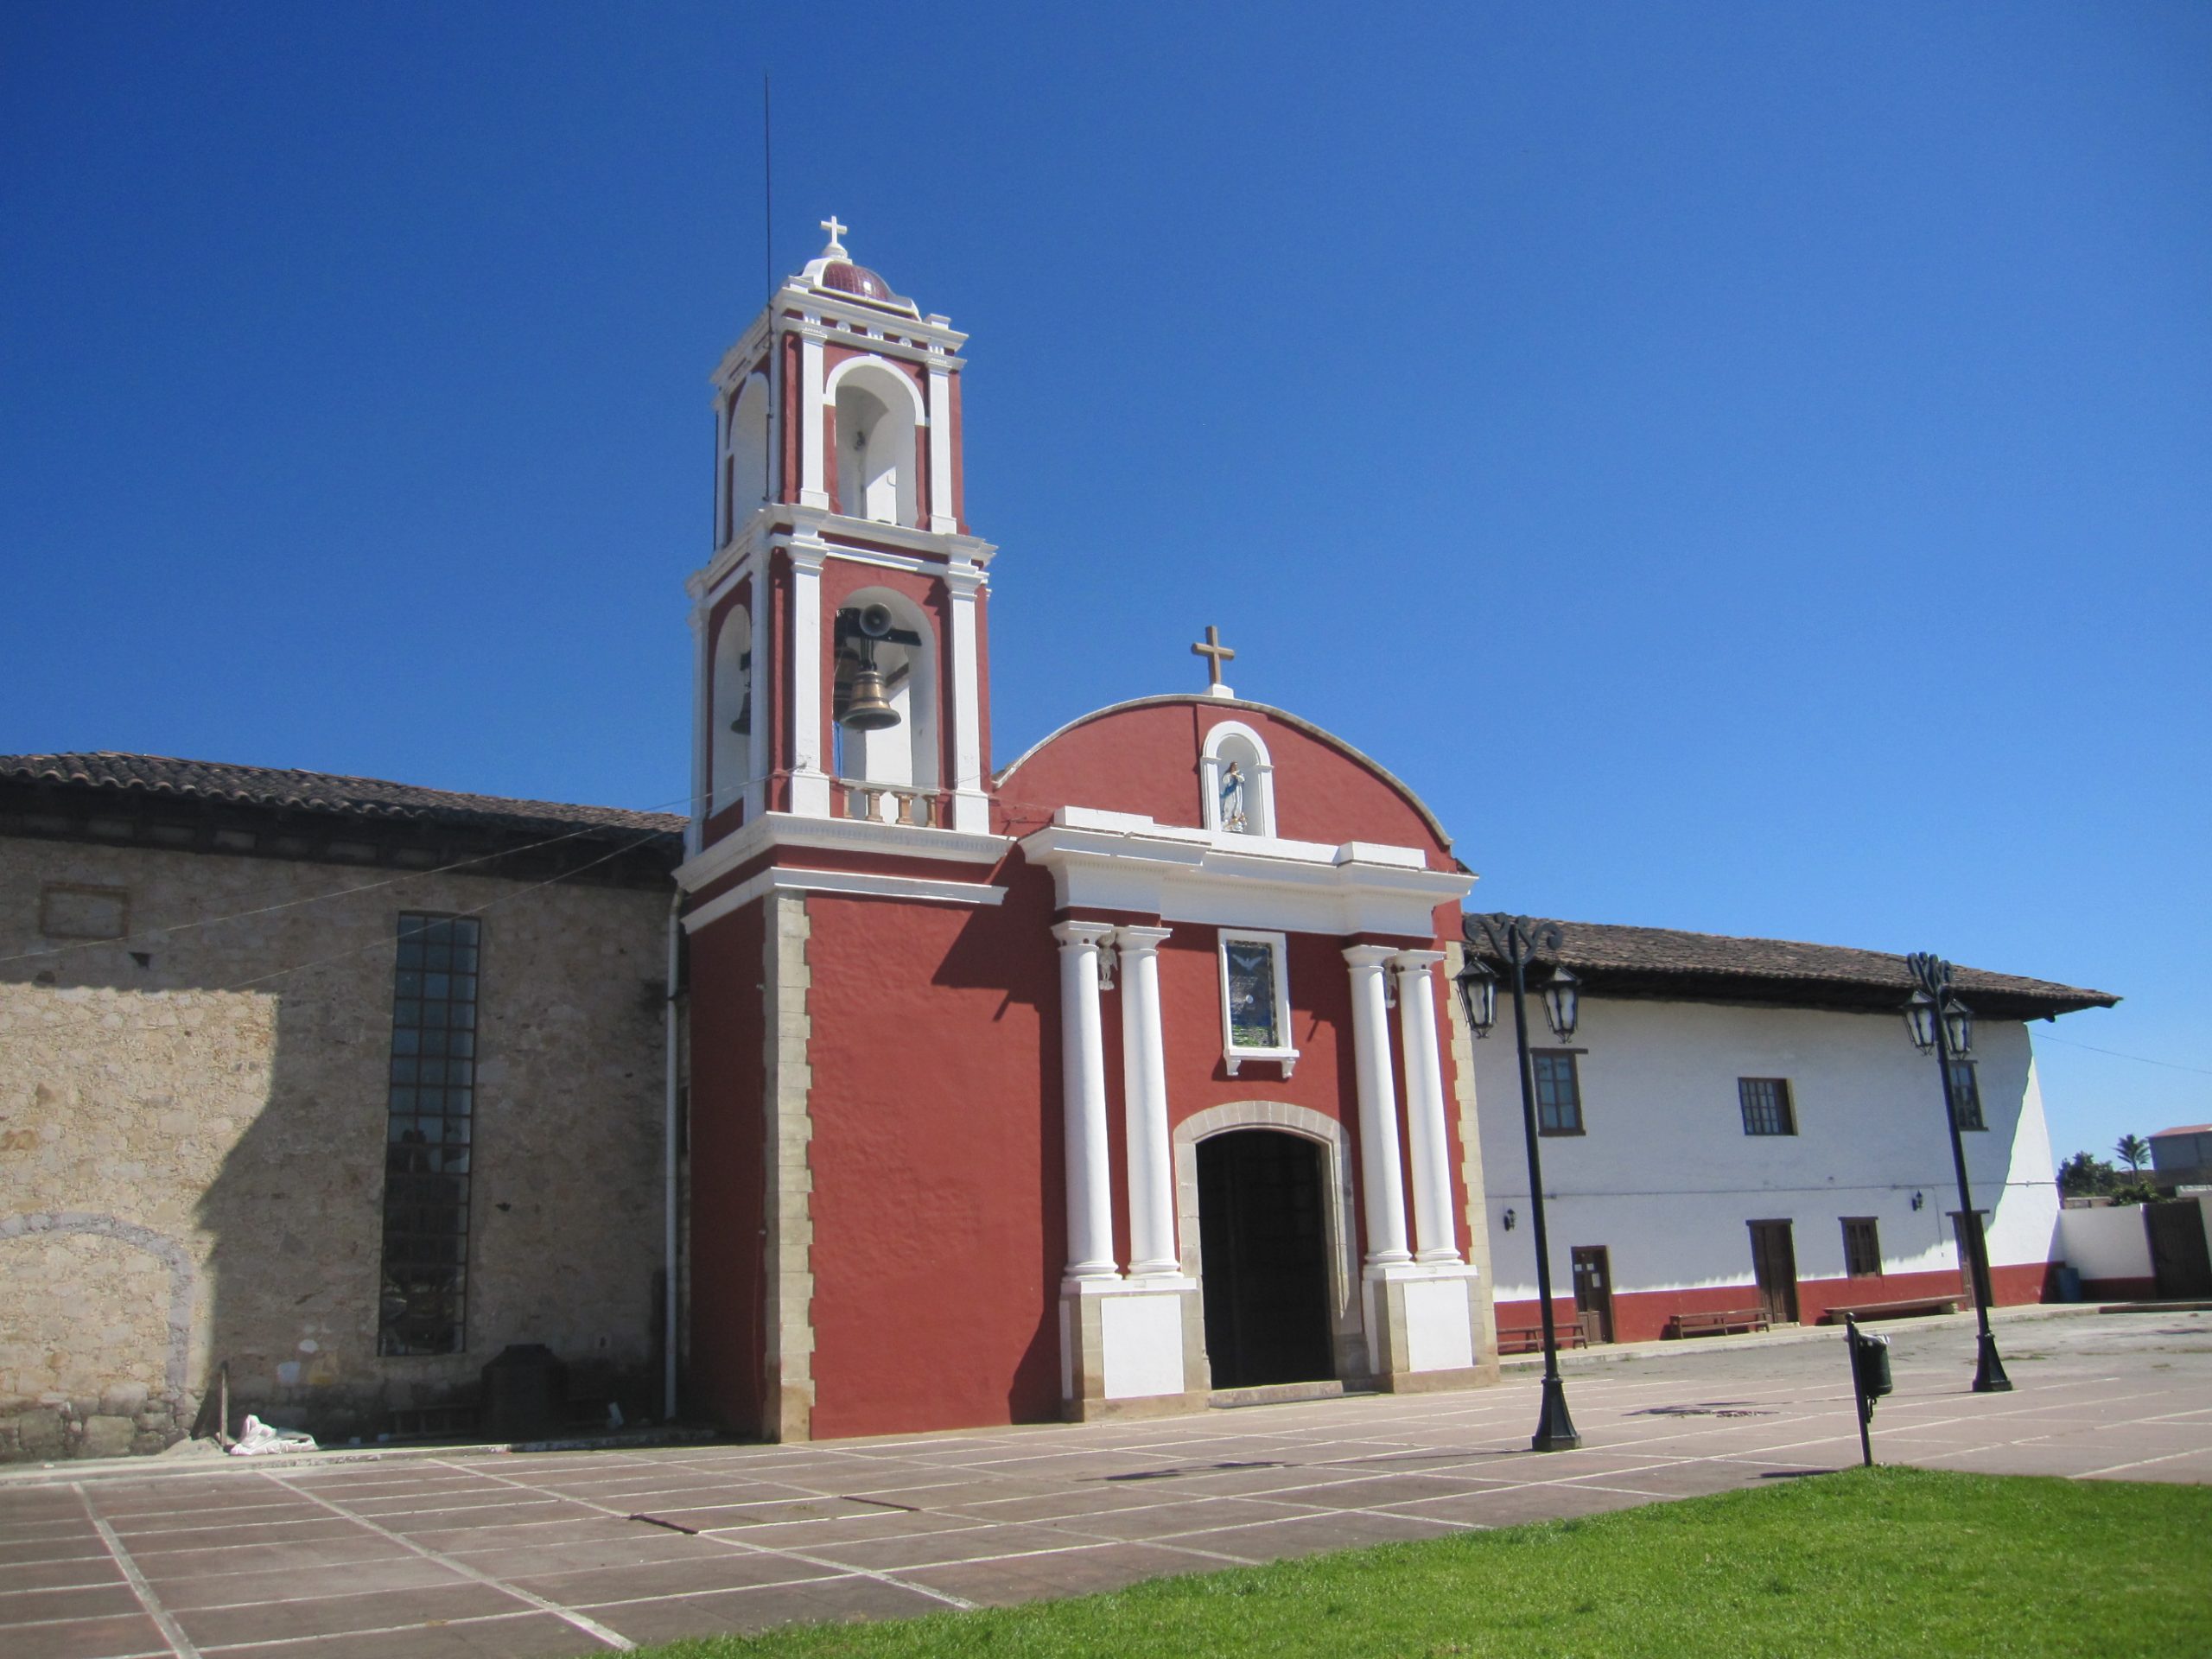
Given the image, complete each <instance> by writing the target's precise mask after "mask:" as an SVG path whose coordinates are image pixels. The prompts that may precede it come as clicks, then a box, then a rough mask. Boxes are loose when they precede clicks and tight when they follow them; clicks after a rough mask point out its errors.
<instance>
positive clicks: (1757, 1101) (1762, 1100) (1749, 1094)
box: [1736, 1077, 1797, 1135]
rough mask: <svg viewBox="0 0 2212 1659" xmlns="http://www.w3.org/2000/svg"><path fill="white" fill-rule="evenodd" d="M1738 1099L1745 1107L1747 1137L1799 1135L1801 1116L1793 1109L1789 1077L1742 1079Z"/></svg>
mask: <svg viewBox="0 0 2212 1659" xmlns="http://www.w3.org/2000/svg"><path fill="white" fill-rule="evenodd" d="M1736 1097H1737V1099H1738V1101H1739V1102H1741V1103H1742V1105H1743V1108H1744V1133H1745V1135H1795V1134H1796V1133H1797V1114H1796V1112H1794V1111H1792V1110H1791V1109H1790V1106H1789V1078H1787V1077H1738V1078H1737V1079H1736Z"/></svg>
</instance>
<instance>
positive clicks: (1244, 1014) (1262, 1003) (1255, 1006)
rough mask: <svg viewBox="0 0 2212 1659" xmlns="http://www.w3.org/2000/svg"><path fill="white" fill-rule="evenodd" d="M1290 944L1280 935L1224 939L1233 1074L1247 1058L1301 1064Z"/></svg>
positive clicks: (1226, 1034) (1226, 1040)
mask: <svg viewBox="0 0 2212 1659" xmlns="http://www.w3.org/2000/svg"><path fill="white" fill-rule="evenodd" d="M1288 957H1289V944H1288V941H1287V939H1286V938H1284V936H1283V935H1281V934H1280V933H1245V932H1234V933H1232V932H1227V931H1224V933H1223V934H1222V936H1221V1002H1222V1007H1221V1025H1222V1052H1223V1058H1224V1059H1225V1060H1226V1061H1227V1063H1228V1066H1229V1074H1230V1076H1231V1077H1235V1076H1236V1071H1237V1067H1238V1066H1239V1065H1241V1064H1242V1063H1243V1061H1245V1060H1247V1059H1269V1060H1279V1061H1281V1063H1282V1065H1283V1075H1284V1076H1285V1077H1288V1076H1289V1075H1290V1068H1291V1066H1292V1065H1294V1064H1295V1063H1296V1061H1297V1059H1298V1051H1297V1049H1296V1048H1294V1046H1292V1044H1291V1034H1290V991H1289V983H1288V976H1287V963H1288Z"/></svg>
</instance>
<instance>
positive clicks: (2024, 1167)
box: [1475, 995, 2059, 1301]
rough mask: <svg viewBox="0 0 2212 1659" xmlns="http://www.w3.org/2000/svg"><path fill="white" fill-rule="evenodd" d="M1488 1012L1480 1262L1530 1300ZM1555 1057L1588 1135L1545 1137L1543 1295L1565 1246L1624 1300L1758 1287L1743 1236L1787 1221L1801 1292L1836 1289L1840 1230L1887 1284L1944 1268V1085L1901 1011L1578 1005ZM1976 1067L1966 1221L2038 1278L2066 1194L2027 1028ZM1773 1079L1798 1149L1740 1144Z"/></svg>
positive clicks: (1502, 1290) (1514, 1090) (1521, 1204)
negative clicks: (1755, 1101)
mask: <svg viewBox="0 0 2212 1659" xmlns="http://www.w3.org/2000/svg"><path fill="white" fill-rule="evenodd" d="M1500 1000H1501V1001H1503V998H1501V999H1500ZM1530 1001H1531V1006H1530V1007H1529V1020H1530V1022H1531V1023H1532V1025H1534V1026H1535V1027H1536V1029H1537V1030H1538V1031H1539V1032H1542V1033H1543V1036H1542V1039H1534V1038H1533V1037H1532V1041H1533V1042H1534V1046H1538V1047H1546V1046H1552V1045H1551V1044H1550V1043H1549V1041H1548V1038H1549V1035H1550V1033H1548V1031H1545V1030H1544V1028H1543V1013H1542V1008H1541V1004H1540V1003H1538V1002H1537V1001H1535V998H1533V997H1532V998H1531V999H1530ZM1500 1014H1501V1015H1503V1017H1502V1018H1501V1019H1500V1020H1499V1021H1498V1025H1497V1030H1496V1031H1494V1032H1493V1033H1491V1036H1490V1037H1489V1038H1488V1039H1484V1041H1481V1042H1478V1043H1477V1044H1476V1045H1475V1085H1476V1097H1477V1117H1478V1123H1479V1125H1480V1128H1481V1134H1482V1142H1483V1172H1484V1179H1485V1185H1486V1188H1487V1191H1486V1192H1485V1195H1484V1200H1483V1203H1484V1209H1485V1210H1486V1211H1488V1219H1489V1226H1490V1241H1491V1262H1492V1263H1493V1264H1494V1267H1493V1271H1494V1272H1495V1274H1496V1287H1497V1297H1498V1299H1499V1300H1502V1301H1511V1300H1533V1299H1534V1298H1535V1294H1536V1281H1535V1247H1534V1241H1533V1235H1532V1233H1531V1230H1530V1228H1529V1179H1528V1159H1527V1154H1526V1153H1525V1152H1524V1150H1523V1144H1524V1143H1523V1141H1522V1128H1521V1096H1520V1083H1519V1078H1518V1076H1517V1071H1516V1062H1515V1057H1514V1047H1513V1037H1512V1024H1511V1016H1510V1014H1509V1013H1507V1011H1506V1010H1505V1009H1503V1008H1501V1009H1500ZM1567 1046H1571V1047H1573V1048H1575V1049H1578V1050H1580V1051H1582V1052H1581V1053H1580V1056H1579V1059H1578V1064H1579V1067H1580V1074H1581V1081H1582V1116H1583V1124H1584V1127H1585V1129H1586V1133H1585V1134H1583V1135H1579V1136H1578V1135H1547V1136H1545V1137H1544V1138H1543V1140H1542V1141H1541V1151H1542V1154H1543V1164H1544V1188H1545V1193H1546V1198H1547V1218H1548V1224H1549V1232H1550V1235H1551V1247H1552V1294H1554V1295H1555V1296H1562V1297H1563V1296H1567V1295H1569V1294H1572V1290H1573V1282H1572V1280H1571V1278H1570V1276H1569V1273H1568V1262H1569V1255H1568V1252H1569V1251H1570V1250H1571V1249H1573V1247H1574V1246H1576V1245H1599V1244H1602V1245H1605V1246H1606V1247H1607V1248H1608V1249H1609V1250H1610V1251H1611V1262H1612V1269H1613V1279H1614V1285H1613V1288H1614V1291H1615V1294H1633V1293H1635V1292H1637V1291H1649V1290H1676V1289H1683V1288H1688V1287H1700V1286H1720V1285H1750V1284H1751V1283H1752V1282H1753V1279H1752V1274H1751V1237H1750V1233H1749V1231H1748V1230H1747V1228H1746V1226H1745V1224H1746V1223H1747V1222H1750V1221H1753V1220H1762V1221H1764V1220H1785V1219H1786V1220H1789V1221H1791V1222H1793V1223H1794V1224H1795V1226H1794V1228H1793V1237H1794V1240H1795V1243H1796V1253H1797V1276H1798V1278H1799V1279H1801V1280H1813V1279H1833V1278H1841V1277H1842V1276H1843V1274H1844V1264H1843V1229H1842V1224H1841V1218H1842V1217H1846V1216H1872V1217H1875V1218H1876V1221H1877V1223H1878V1230H1879V1235H1880V1239H1881V1246H1882V1264H1883V1271H1884V1272H1885V1273H1914V1272H1928V1271H1935V1270H1937V1269H1945V1268H1948V1269H1949V1270H1951V1271H1954V1272H1955V1271H1956V1270H1957V1267H1958V1257H1957V1251H1956V1249H1955V1245H1954V1243H1953V1242H1952V1237H1951V1230H1950V1224H1949V1222H1948V1219H1947V1217H1948V1213H1949V1212H1950V1211H1953V1210H1955V1209H1956V1208H1957V1207H1958V1187H1957V1183H1956V1180H1955V1177H1954V1175H1953V1173H1952V1166H1951V1151H1950V1141H1949V1135H1948V1130H1947V1129H1946V1127H1945V1124H1944V1118H1943V1095H1942V1079H1941V1077H1939V1076H1938V1074H1937V1071H1936V1061H1935V1060H1934V1059H1933V1058H1929V1056H1926V1055H1923V1054H1922V1053H1921V1052H1919V1051H1918V1050H1917V1049H1916V1048H1914V1047H1913V1046H1912V1044H1911V1042H1910V1039H1908V1038H1907V1036H1906V1034H1905V1029H1904V1021H1903V1020H1901V1019H1900V1018H1899V1017H1898V1016H1897V1015H1896V1014H1836V1013H1827V1012H1821V1011H1817V1010H1813V1009H1797V1008H1775V1007H1733V1006H1727V1005H1721V1004H1714V1003H1702V1002H1659V1001H1635V1000H1627V999H1608V998H1604V997H1598V996H1592V995H1585V996H1584V997H1583V999H1582V1016H1581V1024H1580V1030H1578V1031H1577V1033H1575V1038H1574V1040H1573V1043H1572V1044H1571V1045H1567ZM1974 1058H1975V1059H1976V1060H1977V1061H1978V1062H1979V1065H1980V1084H1981V1101H1982V1113H1983V1116H1984V1119H1985V1121H1986V1122H1987V1123H1988V1125H1989V1127H1988V1128H1987V1129H1986V1130H1984V1131H1980V1132H1975V1131H1969V1132H1967V1135H1965V1137H1964V1138H1965V1141H1966V1149H1967V1175H1968V1177H1969V1179H1971V1180H1972V1182H1973V1184H1974V1203H1975V1205H1976V1207H1977V1208H1980V1209H1981V1210H1984V1211H1990V1212H1992V1220H1991V1222H1990V1229H1989V1243H1990V1260H1991V1261H1992V1262H1993V1263H1995V1264H1998V1265H2000V1266H2001V1265H2005V1264H2009V1263H2021V1262H2045V1261H2049V1260H2050V1258H2051V1256H2052V1255H2053V1254H2054V1252H2053V1250H2052V1248H2051V1247H2052V1240H2053V1235H2054V1233H2055V1231H2056V1225H2057V1217H2058V1213H2059V1211H2058V1192H2057V1187H2056V1183H2055V1181H2054V1180H2053V1179H2052V1166H2051V1161H2050V1134H2049V1131H2048V1130H2047V1128H2045V1126H2044V1114H2043V1099H2042V1096H2041V1094H2040V1092H2039V1091H2038V1090H2037V1084H2036V1076H2035V1062H2034V1056H2033V1052H2032V1050H2031V1046H2030V1043H2029V1039H2028V1032H2027V1028H2026V1027H2024V1026H2023V1025H2021V1024H2019V1023H2018V1022H2017V1021H2013V1022H1998V1021H1993V1020H1985V1021H1981V1022H1979V1023H1978V1024H1977V1025H1976V1027H1975V1033H1974ZM1738 1077H1787V1078H1789V1086H1790V1095H1791V1098H1792V1103H1793V1104H1794V1106H1795V1108H1796V1116H1797V1130H1798V1132H1797V1134H1796V1135H1745V1133H1744V1124H1743V1115H1742V1111H1741V1109H1740V1108H1739V1107H1738V1102H1737V1093H1736V1080H1737V1078H1738ZM1914 1192H1920V1193H1922V1194H1923V1205H1922V1207H1921V1208H1920V1209H1919V1210H1918V1211H1915V1210H1914V1209H1913V1208H1912V1203H1911V1199H1912V1194H1913V1193H1914ZM1509 1209H1510V1210H1512V1211H1515V1212H1516V1222H1517V1225H1516V1228H1515V1229H1514V1230H1512V1231H1510V1232H1508V1231H1507V1230H1505V1228H1504V1225H1503V1217H1504V1214H1505V1211H1508V1210H1509Z"/></svg>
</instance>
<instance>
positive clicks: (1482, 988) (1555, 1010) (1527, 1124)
mask: <svg viewBox="0 0 2212 1659" xmlns="http://www.w3.org/2000/svg"><path fill="white" fill-rule="evenodd" d="M1468 920H1469V922H1470V923H1471V924H1472V925H1473V928H1474V929H1475V931H1478V932H1479V933H1480V934H1481V935H1482V938H1483V943H1484V944H1485V945H1486V946H1488V948H1489V951H1490V954H1491V956H1493V957H1497V960H1498V961H1499V962H1501V963H1504V964H1505V965H1506V967H1507V968H1508V969H1510V970H1511V972H1512V975H1513V1040H1514V1045H1515V1046H1516V1048H1517V1049H1518V1051H1519V1053H1520V1060H1521V1128H1522V1135H1524V1136H1525V1137H1526V1139H1527V1141H1528V1147H1529V1224H1530V1227H1531V1228H1532V1230H1534V1231H1535V1246H1536V1299H1537V1300H1536V1306H1537V1309H1538V1311H1539V1313H1540V1315H1541V1319H1542V1326H1543V1337H1544V1402H1543V1406H1542V1408H1541V1411H1540V1413H1539V1414H1538V1416H1537V1420H1536V1432H1535V1434H1534V1435H1533V1436H1532V1437H1531V1438H1530V1440H1529V1447H1530V1449H1531V1450H1533V1451H1537V1452H1567V1451H1572V1450H1573V1448H1574V1447H1576V1446H1580V1445H1581V1444H1582V1437H1581V1436H1580V1434H1578V1433H1575V1431H1574V1420H1573V1418H1572V1417H1569V1416H1568V1415H1567V1385H1566V1384H1565V1383H1562V1382H1561V1381H1560V1375H1559V1333H1558V1332H1557V1331H1556V1330H1555V1329H1554V1322H1553V1319H1552V1266H1551V1247H1550V1242H1549V1240H1548V1238H1547V1236H1546V1235H1545V1231H1544V1167H1543V1160H1542V1158H1541V1155H1540V1154H1539V1153H1538V1151H1537V1148H1536V1142H1537V1137H1538V1134H1539V1130H1538V1128H1537V1124H1536V1078H1535V1064H1534V1063H1533V1062H1532V1061H1531V1060H1530V1059H1529V1008H1528V990H1529V963H1530V962H1531V961H1533V960H1535V958H1536V957H1537V956H1538V955H1539V954H1540V953H1543V954H1548V955H1549V956H1550V957H1551V958H1552V972H1551V977H1550V979H1549V980H1548V981H1547V982H1545V984H1544V987H1543V996H1544V1015H1545V1017H1546V1019H1548V1020H1549V1021H1550V1022H1551V1027H1552V1031H1553V1033H1554V1035H1555V1036H1557V1037H1558V1039H1560V1041H1561V1042H1565V1041H1566V1040H1567V1039H1568V1038H1570V1037H1572V1036H1573V1035H1574V1026H1575V1021H1576V1020H1577V1018H1578V1017H1579V1014H1580V993H1581V982H1580V981H1579V980H1577V979H1576V978H1575V976H1573V974H1571V973H1569V972H1568V971H1567V966H1566V964H1565V963H1561V962H1560V960H1559V949H1560V931H1559V924H1558V923H1557V922H1537V921H1531V920H1530V919H1529V918H1528V917H1526V916H1507V915H1503V914H1499V915H1494V916H1472V917H1470V918H1468ZM1457 983H1458V985H1459V1006H1460V1008H1461V1010H1462V1011H1463V1012H1464V1013H1465V1014H1466V1016H1467V1025H1468V1027H1469V1028H1470V1029H1471V1030H1472V1031H1473V1032H1474V1033H1475V1035H1476V1036H1477V1037H1478V1038H1479V1037H1487V1036H1489V1035H1490V1033H1491V1027H1492V1026H1494V1025H1496V1024H1497V974H1496V972H1494V971H1493V970H1492V969H1491V966H1490V964H1489V963H1486V962H1484V961H1483V960H1482V959H1481V958H1480V957H1478V956H1476V955H1475V953H1474V951H1473V950H1471V949H1470V950H1468V951H1467V953H1466V965H1465V967H1464V968H1462V969H1460V970H1459V977H1458V980H1457Z"/></svg>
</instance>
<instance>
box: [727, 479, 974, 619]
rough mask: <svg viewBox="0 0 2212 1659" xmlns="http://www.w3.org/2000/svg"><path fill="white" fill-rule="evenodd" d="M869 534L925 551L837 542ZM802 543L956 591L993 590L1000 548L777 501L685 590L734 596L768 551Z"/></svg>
mask: <svg viewBox="0 0 2212 1659" xmlns="http://www.w3.org/2000/svg"><path fill="white" fill-rule="evenodd" d="M860 535H866V536H867V537H869V538H870V539H871V540H875V541H885V542H896V543H901V544H904V545H906V546H910V547H914V548H916V549H918V551H916V552H912V553H900V552H892V551H889V550H886V549H883V548H879V547H855V546H854V545H852V544H851V543H849V542H846V541H842V540H840V539H837V538H838V537H841V536H860ZM792 543H797V544H798V545H800V546H802V547H804V548H805V549H807V550H808V551H809V552H810V553H812V554H814V555H815V556H818V557H827V558H838V559H847V560H849V561H851V562H852V563H855V564H873V565H877V566H880V567H881V568H883V569H889V570H906V571H912V572H916V573H920V572H930V573H933V574H935V575H941V576H943V577H944V579H945V581H946V582H947V583H948V584H950V586H951V587H952V588H953V589H954V591H955V592H958V591H959V590H960V587H961V584H963V583H970V584H973V586H974V587H977V588H984V587H988V586H989V585H990V578H989V576H988V574H987V573H986V569H987V567H988V564H989V563H990V560H991V557H992V556H993V555H994V554H995V553H996V552H997V551H998V549H997V548H996V547H995V546H993V545H992V544H991V543H988V542H985V541H980V540H978V539H977V538H976V537H973V536H957V535H947V534H944V533H943V532H942V531H925V530H913V529H909V528H907V527H906V526H903V525H899V524H877V523H876V522H875V521H874V519H870V518H845V517H844V516H843V515H842V514H839V513H834V512H823V511H822V510H821V509H820V508H817V507H800V506H794V505H791V503H789V502H787V501H772V502H768V503H766V504H765V505H761V506H760V507H758V508H755V509H754V511H753V517H752V518H751V519H749V520H748V521H747V524H745V526H744V528H743V529H741V531H738V533H737V534H736V535H734V536H733V537H730V539H729V540H728V541H727V542H725V543H722V545H721V548H720V550H717V551H716V552H715V556H714V557H713V558H712V559H710V560H709V561H708V562H707V563H706V564H705V565H703V566H702V567H701V568H700V569H697V570H695V571H693V572H692V573H691V575H690V576H689V577H687V578H686V579H685V582H684V591H685V592H687V593H690V594H693V596H694V597H700V596H703V597H705V598H706V599H707V600H708V601H709V602H710V603H711V602H713V601H716V600H719V599H720V598H721V595H722V594H724V593H726V592H728V588H729V585H730V584H731V583H732V582H734V581H736V580H737V579H738V578H740V577H741V576H742V575H744V574H745V572H746V570H747V569H748V568H750V566H751V565H752V563H753V558H754V556H755V555H756V554H757V553H759V552H760V550H761V549H762V548H763V547H764V546H766V547H775V546H788V545H791V544H792Z"/></svg>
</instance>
